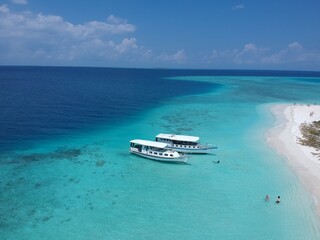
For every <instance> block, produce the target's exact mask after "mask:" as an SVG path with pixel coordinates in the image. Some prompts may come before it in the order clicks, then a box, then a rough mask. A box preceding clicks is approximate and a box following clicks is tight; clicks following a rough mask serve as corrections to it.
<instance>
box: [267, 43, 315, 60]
mask: <svg viewBox="0 0 320 240" xmlns="http://www.w3.org/2000/svg"><path fill="white" fill-rule="evenodd" d="M317 59H318V61H319V60H320V55H319V54H317V53H316V52H315V51H308V50H306V49H304V48H303V47H302V45H301V44H300V43H298V42H293V43H290V44H289V45H288V46H287V47H286V48H284V49H282V50H280V51H278V52H275V53H273V54H271V55H269V56H265V57H264V58H262V59H261V61H262V62H263V63H270V64H283V63H292V62H307V61H310V60H317Z"/></svg>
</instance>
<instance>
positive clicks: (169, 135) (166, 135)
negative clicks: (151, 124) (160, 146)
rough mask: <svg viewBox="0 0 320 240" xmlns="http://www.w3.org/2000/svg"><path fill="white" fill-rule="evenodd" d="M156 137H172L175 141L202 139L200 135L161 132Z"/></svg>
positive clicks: (196, 140)
mask: <svg viewBox="0 0 320 240" xmlns="http://www.w3.org/2000/svg"><path fill="white" fill-rule="evenodd" d="M156 137H157V138H165V139H170V140H174V141H184V142H198V141H199V139H200V138H199V137H195V136H187V135H174V134H165V133H160V134H158V135H157V136H156Z"/></svg>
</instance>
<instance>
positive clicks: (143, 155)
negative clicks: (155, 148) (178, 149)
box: [130, 150, 188, 163]
mask: <svg viewBox="0 0 320 240" xmlns="http://www.w3.org/2000/svg"><path fill="white" fill-rule="evenodd" d="M130 152H131V153H133V154H136V155H138V156H140V157H144V158H148V159H151V160H155V161H162V162H180V163H185V162H187V160H188V157H185V156H183V157H182V156H181V157H179V158H170V157H158V156H154V155H150V154H145V153H142V152H137V151H132V150H131V151H130Z"/></svg>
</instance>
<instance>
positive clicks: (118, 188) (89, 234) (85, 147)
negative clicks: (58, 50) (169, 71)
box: [0, 76, 320, 240]
mask: <svg viewBox="0 0 320 240" xmlns="http://www.w3.org/2000/svg"><path fill="white" fill-rule="evenodd" d="M181 79H186V80H196V81H209V82H216V83H219V84H223V86H222V87H221V88H219V89H218V90H215V91H212V92H207V93H201V94H190V95H187V96H180V97H177V98H172V99H168V100H163V101H162V102H161V105H158V106H155V107H153V108H151V109H149V110H147V111H144V112H139V114H136V115H132V116H130V117H129V118H127V119H126V120H124V121H119V122H118V124H113V125H112V128H111V127H110V125H106V126H103V124H100V125H99V126H97V127H96V128H91V129H90V130H87V131H81V132H77V133H75V134H69V135H66V136H63V137H61V136H60V137H59V138H56V139H49V140H46V141H44V140H42V141H41V142H38V141H35V142H34V143H33V144H32V145H29V148H26V149H24V150H19V151H14V152H10V153H8V154H4V155H2V161H1V170H0V171H1V182H0V186H1V189H2V193H3V194H1V197H0V201H1V209H0V213H1V215H0V216H1V218H0V219H1V225H0V226H1V227H0V235H1V236H3V237H4V239H25V238H26V236H28V239H43V238H45V239H235V238H236V239H290V240H291V239H317V238H318V236H320V230H319V226H320V224H319V220H318V219H317V216H316V215H315V210H314V206H313V203H312V197H311V196H310V195H309V194H308V193H307V192H306V191H305V190H304V189H303V188H302V186H301V184H300V183H299V181H298V179H297V177H296V176H295V175H294V173H292V172H291V170H290V169H289V168H288V166H287V165H286V162H285V161H284V159H282V158H281V156H278V155H276V154H275V153H274V152H273V151H272V150H271V149H270V148H269V147H268V146H267V144H266V143H265V139H264V131H265V130H266V129H267V128H268V127H271V126H272V125H273V124H274V122H273V121H274V120H273V118H272V116H270V114H269V112H268V111H267V108H266V105H265V104H266V103H271V102H292V101H295V102H299V101H300V102H314V101H316V100H317V97H318V96H317V93H318V92H320V91H319V90H320V84H319V83H318V82H317V81H315V82H312V81H305V80H304V79H291V78H279V77H223V76H221V77H181V78H179V79H178V80H181ZM319 80H320V79H319ZM168 81H174V80H173V79H170V80H168ZM159 132H175V133H178V134H179V133H180V134H194V135H199V136H201V138H202V139H203V141H205V142H209V143H213V144H216V145H218V147H219V148H218V149H217V150H215V152H214V154H212V155H193V156H192V158H191V159H190V160H189V164H187V165H181V164H165V163H159V162H155V161H151V160H147V159H144V158H139V157H137V156H135V155H131V154H129V153H128V148H129V140H130V139H132V138H147V139H153V138H154V137H155V135H156V134H157V133H159ZM30 146H31V147H30ZM217 160H220V163H219V164H216V163H215V162H216V161H217ZM266 194H269V195H270V197H271V201H270V202H268V203H267V202H265V201H264V196H265V195H266ZM277 195H281V198H282V202H281V204H280V205H276V204H274V200H275V198H276V196H277Z"/></svg>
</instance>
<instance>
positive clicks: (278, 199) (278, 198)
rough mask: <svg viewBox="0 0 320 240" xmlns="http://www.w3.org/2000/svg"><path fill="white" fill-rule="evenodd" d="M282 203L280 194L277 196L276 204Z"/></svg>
mask: <svg viewBox="0 0 320 240" xmlns="http://www.w3.org/2000/svg"><path fill="white" fill-rule="evenodd" d="M279 203H280V196H278V197H277V200H276V204H279Z"/></svg>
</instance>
